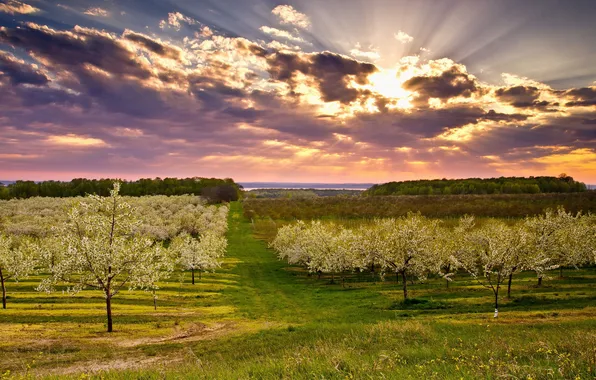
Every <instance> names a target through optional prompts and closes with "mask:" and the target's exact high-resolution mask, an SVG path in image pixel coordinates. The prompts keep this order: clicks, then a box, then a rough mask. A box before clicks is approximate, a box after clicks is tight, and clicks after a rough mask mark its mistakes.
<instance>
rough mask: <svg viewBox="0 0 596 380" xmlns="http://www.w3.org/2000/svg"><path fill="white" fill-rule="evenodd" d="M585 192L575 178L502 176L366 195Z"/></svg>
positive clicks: (389, 186)
mask: <svg viewBox="0 0 596 380" xmlns="http://www.w3.org/2000/svg"><path fill="white" fill-rule="evenodd" d="M583 191H586V185H585V184H584V183H582V182H577V181H575V180H574V179H573V178H572V177H569V176H567V175H565V174H561V175H560V176H559V177H528V178H525V177H499V178H468V179H452V180H448V179H436V180H419V181H402V182H388V183H385V184H382V185H374V186H373V187H371V188H370V189H368V190H366V191H365V192H364V193H363V194H364V195H367V196H374V195H431V194H434V195H451V194H538V193H575V192H583Z"/></svg>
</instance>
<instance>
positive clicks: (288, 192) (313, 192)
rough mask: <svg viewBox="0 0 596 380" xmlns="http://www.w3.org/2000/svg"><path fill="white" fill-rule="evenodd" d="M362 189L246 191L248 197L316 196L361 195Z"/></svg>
mask: <svg viewBox="0 0 596 380" xmlns="http://www.w3.org/2000/svg"><path fill="white" fill-rule="evenodd" d="M361 194H362V190H337V189H255V190H249V191H246V192H245V197H247V198H315V197H334V196H338V195H346V196H360V195H361Z"/></svg>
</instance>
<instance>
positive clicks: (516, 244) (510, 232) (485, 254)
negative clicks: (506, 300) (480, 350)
mask: <svg viewBox="0 0 596 380" xmlns="http://www.w3.org/2000/svg"><path fill="white" fill-rule="evenodd" d="M519 231H520V229H517V228H513V227H509V226H507V225H506V224H505V223H503V222H500V221H496V220H493V221H490V222H489V223H487V224H485V225H484V226H482V228H480V229H478V230H476V231H474V232H473V233H471V234H470V235H469V239H468V244H470V249H469V251H468V252H469V253H470V254H469V255H462V256H461V257H459V258H456V257H454V258H453V259H454V261H456V262H457V263H458V266H459V267H461V268H463V269H465V270H466V271H467V272H468V273H469V274H470V275H471V276H472V277H474V279H476V280H477V281H478V283H480V284H481V285H482V286H484V287H486V288H489V289H491V290H492V292H493V294H494V296H495V318H496V317H497V316H498V315H499V290H500V288H501V285H502V284H503V283H504V282H505V280H507V279H508V278H509V275H511V274H512V273H513V272H514V271H515V270H516V268H517V267H518V266H519V256H520V251H523V250H524V249H525V247H526V241H525V238H524V235H522V234H520V233H519Z"/></svg>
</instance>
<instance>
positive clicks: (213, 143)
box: [0, 0, 596, 183]
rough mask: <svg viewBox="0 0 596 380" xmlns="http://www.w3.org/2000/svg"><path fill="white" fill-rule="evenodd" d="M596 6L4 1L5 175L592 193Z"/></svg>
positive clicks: (541, 2)
mask: <svg viewBox="0 0 596 380" xmlns="http://www.w3.org/2000/svg"><path fill="white" fill-rule="evenodd" d="M595 15H596V2H594V1H591V0H588V1H580V0H576V1H574V0H571V1H555V0H527V1H523V2H522V1H512V0H504V1H488V0H487V1H484V0H481V1H470V0H453V1H436V0H435V1H431V0H417V1H412V0H408V1H405V0H402V1H399V0H395V1H389V0H366V1H364V0H358V1H357V0H341V1H340V0H328V1H327V0H326V1H321V0H301V1H290V2H279V1H269V0H242V1H240V0H236V1H232V0H203V1H190V0H179V1H175V0H143V1H141V0H121V1H115V0H113V1H111V0H95V1H91V0H64V1H62V0H56V1H47V0H24V1H20V0H19V1H17V0H0V179H6V180H11V179H34V180H43V179H61V180H69V179H71V178H74V177H94V178H97V177H120V178H127V179H136V178H139V177H156V176H159V177H166V176H169V177H189V176H202V177H232V178H234V179H235V180H237V181H292V182H300V181H304V182H338V183H341V182H385V181H389V180H406V179H418V178H443V177H446V178H462V177H494V176H501V175H505V176H509V175H519V176H529V175H554V176H556V175H559V174H560V173H567V174H568V175H571V176H573V177H574V178H575V179H578V180H581V181H584V182H587V183H596V82H595V81H596V65H595V64H594V62H595V61H596V44H595V43H594V40H593V38H594V36H595V35H596V23H594V22H593V20H594V16H595Z"/></svg>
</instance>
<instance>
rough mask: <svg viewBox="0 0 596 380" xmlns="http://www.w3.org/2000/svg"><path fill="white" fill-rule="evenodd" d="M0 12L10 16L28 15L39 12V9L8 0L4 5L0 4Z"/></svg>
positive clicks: (15, 0)
mask: <svg viewBox="0 0 596 380" xmlns="http://www.w3.org/2000/svg"><path fill="white" fill-rule="evenodd" d="M0 12H5V13H8V14H11V15H14V14H18V13H20V14H30V13H37V12H39V8H35V7H34V6H32V5H29V4H25V3H21V2H20V1H17V0H8V1H6V2H5V3H0Z"/></svg>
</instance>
